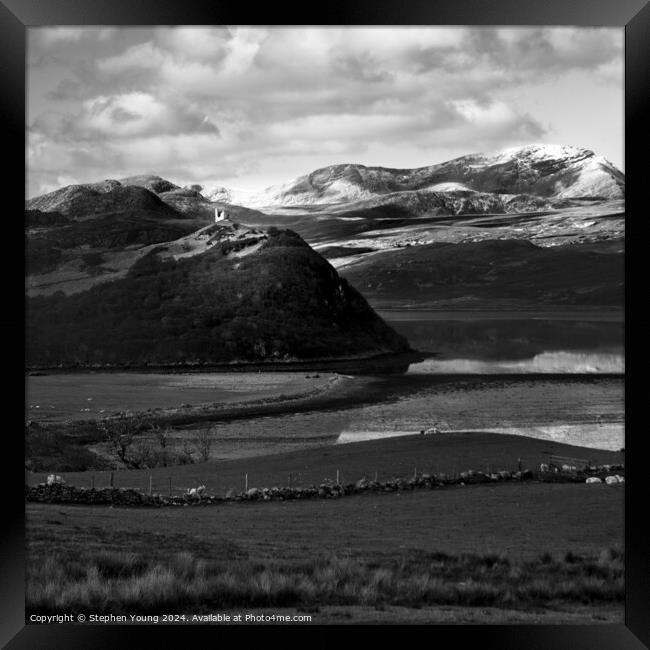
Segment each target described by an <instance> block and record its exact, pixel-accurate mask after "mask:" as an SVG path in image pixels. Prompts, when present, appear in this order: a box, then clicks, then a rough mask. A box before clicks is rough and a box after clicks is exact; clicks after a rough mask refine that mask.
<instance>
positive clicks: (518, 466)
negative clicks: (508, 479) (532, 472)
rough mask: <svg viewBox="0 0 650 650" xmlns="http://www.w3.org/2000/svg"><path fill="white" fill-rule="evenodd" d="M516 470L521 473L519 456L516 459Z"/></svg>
mask: <svg viewBox="0 0 650 650" xmlns="http://www.w3.org/2000/svg"><path fill="white" fill-rule="evenodd" d="M517 469H518V470H519V471H520V472H521V456H520V457H519V458H517Z"/></svg>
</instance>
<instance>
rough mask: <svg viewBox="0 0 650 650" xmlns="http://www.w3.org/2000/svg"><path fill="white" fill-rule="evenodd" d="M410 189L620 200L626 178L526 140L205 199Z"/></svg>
mask: <svg viewBox="0 0 650 650" xmlns="http://www.w3.org/2000/svg"><path fill="white" fill-rule="evenodd" d="M414 190H417V191H425V192H437V193H447V192H459V191H462V192H481V193H493V194H497V195H504V194H510V195H531V197H538V198H539V197H542V198H545V199H549V200H551V199H557V200H559V199H569V198H593V199H621V198H623V197H624V195H625V176H624V174H623V173H622V172H620V171H619V170H618V169H616V167H614V165H612V164H611V163H610V162H609V161H607V160H606V159H605V158H603V157H602V156H596V155H595V154H594V152H593V151H590V150H588V149H581V148H578V147H571V146H566V145H547V144H531V145H526V146H524V147H512V148H509V149H505V150H503V151H500V152H498V153H495V154H489V155H485V154H472V155H468V156H462V157H460V158H456V159H454V160H450V161H448V162H444V163H440V164H438V165H431V166H429V167H420V168H416V169H390V168H385V167H366V166H365V165H356V164H342V165H332V166H330V167H324V168H322V169H317V170H316V171H314V172H312V173H310V174H307V175H305V176H300V177H299V178H296V179H294V180H292V181H289V182H288V183H285V184H283V185H279V186H272V187H269V188H266V189H265V190H263V191H261V192H258V193H245V192H235V191H232V190H228V189H226V188H217V189H215V190H214V191H213V194H211V195H210V197H211V198H212V200H227V201H228V202H229V203H234V204H239V205H244V206H255V207H272V206H297V205H328V204H337V203H348V202H357V201H363V200H370V199H375V198H377V197H381V196H384V195H387V194H394V193H396V192H406V191H414ZM216 197H219V199H217V198H216ZM222 197H223V198H222Z"/></svg>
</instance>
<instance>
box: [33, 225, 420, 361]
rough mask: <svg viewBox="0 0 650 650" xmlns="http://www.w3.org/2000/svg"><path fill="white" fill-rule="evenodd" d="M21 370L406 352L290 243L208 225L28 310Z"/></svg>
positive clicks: (329, 272) (298, 242)
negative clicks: (121, 272)
mask: <svg viewBox="0 0 650 650" xmlns="http://www.w3.org/2000/svg"><path fill="white" fill-rule="evenodd" d="M27 342H28V345H27V363H28V366H30V367H34V366H39V367H42V366H45V367H56V366H63V367H70V366H85V367H88V366H93V367H96V366H113V367H121V366H147V365H197V364H206V365H209V364H222V363H230V362H235V361H236V362H260V361H291V360H302V359H313V358H324V359H329V358H341V357H346V356H347V357H364V356H373V355H379V354H384V353H392V352H403V351H407V350H408V349H409V346H408V344H407V342H406V340H405V339H403V338H402V337H401V336H399V335H398V334H396V333H395V332H394V331H393V330H392V329H391V328H390V327H388V325H386V324H385V323H384V322H383V320H382V319H381V318H380V317H379V316H377V314H375V312H374V311H373V310H372V309H371V308H370V307H369V306H368V304H367V302H366V301H365V299H364V298H363V297H362V296H361V295H360V294H359V293H358V292H357V291H356V290H355V289H353V288H352V287H351V286H350V285H349V284H348V282H347V281H345V280H343V279H341V278H339V276H338V274H337V273H336V271H335V270H334V269H333V268H332V267H331V266H330V264H329V263H328V262H326V261H325V260H324V259H323V258H322V257H321V256H320V255H318V253H316V252H315V251H313V250H312V249H311V248H310V247H309V246H308V245H307V244H306V243H305V242H304V241H303V240H302V239H301V238H300V237H299V236H298V235H296V234H295V233H293V232H291V231H288V230H285V231H280V230H277V229H273V228H272V229H269V230H268V231H266V232H261V231H257V230H251V229H244V228H241V227H237V226H234V225H232V224H225V225H218V224H214V225H212V226H209V227H207V228H204V229H202V230H200V231H198V232H197V233H196V234H195V235H194V236H193V237H189V238H185V239H181V240H179V241H178V242H176V243H172V244H168V245H162V246H156V247H154V248H152V249H151V250H150V251H149V252H148V253H146V254H145V255H143V256H142V257H140V258H139V259H138V260H137V261H136V262H135V263H134V264H133V265H132V266H131V267H130V268H129V269H128V271H127V272H126V274H125V276H124V277H121V278H119V279H117V280H114V281H112V282H104V283H102V284H98V285H96V286H93V287H91V288H90V289H88V290H86V291H81V292H78V293H75V294H73V295H68V296H65V295H63V294H61V293H57V294H54V295H51V296H39V297H34V298H32V299H30V300H29V302H28V305H27Z"/></svg>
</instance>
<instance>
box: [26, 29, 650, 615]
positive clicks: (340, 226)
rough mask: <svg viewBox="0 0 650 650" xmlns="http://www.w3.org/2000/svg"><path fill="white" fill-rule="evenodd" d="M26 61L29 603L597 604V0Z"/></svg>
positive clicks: (613, 463)
mask: <svg viewBox="0 0 650 650" xmlns="http://www.w3.org/2000/svg"><path fill="white" fill-rule="evenodd" d="M25 65H26V78H25V97H26V115H25V129H26V131H25V147H26V151H25V166H26V167H25V216H24V219H25V221H24V237H25V277H24V283H25V290H24V294H25V355H24V356H25V372H24V375H25V405H24V426H25V430H24V436H25V439H24V440H25V446H24V450H25V456H24V462H25V488H24V489H25V563H26V574H25V623H26V624H27V625H44V624H56V625H61V624H69V625H78V624H79V623H86V624H90V623H94V624H113V625H142V624H147V625H152V624H154V625H157V624H173V625H212V626H217V625H219V626H226V625H228V626H241V627H243V626H248V625H265V626H277V625H289V626H310V625H311V626H313V625H353V624H366V625H377V624H398V625H404V624H438V625H440V624H445V625H449V624H451V625H521V626H524V625H585V626H586V625H599V626H606V625H608V624H609V625H611V624H617V625H621V626H622V625H623V624H624V622H625V613H626V611H625V597H626V572H625V561H626V556H625V554H626V551H625V543H626V539H625V523H626V522H625V505H626V503H625V479H626V456H625V440H626V437H625V390H624V389H625V229H626V203H625V181H626V176H625V173H626V169H625V151H624V144H625V141H624V134H625V95H624V91H625V29H624V28H623V27H621V26H589V27H587V26H562V25H557V26H553V25H549V26H543V25H542V26H540V25H531V26H515V25H502V26H500V25H498V24H495V25H453V26H447V25H412V26H404V25H399V26H398V25H396V26H386V25H383V26H379V25H374V26H371V25H368V26H352V25H339V26H317V25H316V26H273V25H271V26H246V25H214V26H211V25H168V26H162V25H156V24H151V25H133V26H129V25H114V26H111V25H97V26H92V25H40V26H39V25H35V26H30V27H28V28H27V30H26V63H25ZM640 216H643V215H640Z"/></svg>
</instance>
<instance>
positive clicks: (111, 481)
mask: <svg viewBox="0 0 650 650" xmlns="http://www.w3.org/2000/svg"><path fill="white" fill-rule="evenodd" d="M114 484H115V478H114V476H113V470H111V474H110V476H109V478H108V485H109V486H110V487H113V485H114Z"/></svg>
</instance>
